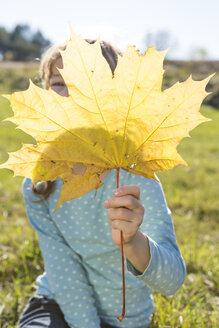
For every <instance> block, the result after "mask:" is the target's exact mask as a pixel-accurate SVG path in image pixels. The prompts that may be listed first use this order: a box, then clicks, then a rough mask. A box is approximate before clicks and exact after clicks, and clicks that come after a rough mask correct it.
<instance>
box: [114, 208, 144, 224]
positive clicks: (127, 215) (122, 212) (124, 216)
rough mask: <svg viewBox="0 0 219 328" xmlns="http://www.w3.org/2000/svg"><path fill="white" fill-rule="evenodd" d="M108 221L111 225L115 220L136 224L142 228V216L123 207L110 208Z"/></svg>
mask: <svg viewBox="0 0 219 328" xmlns="http://www.w3.org/2000/svg"><path fill="white" fill-rule="evenodd" d="M108 219H109V221H110V223H111V222H112V221H115V220H121V221H126V222H135V223H136V225H137V226H140V225H141V223H142V216H141V215H140V214H138V213H136V212H133V211H130V210H128V209H127V208H121V207H120V208H110V209H109V211H108Z"/></svg>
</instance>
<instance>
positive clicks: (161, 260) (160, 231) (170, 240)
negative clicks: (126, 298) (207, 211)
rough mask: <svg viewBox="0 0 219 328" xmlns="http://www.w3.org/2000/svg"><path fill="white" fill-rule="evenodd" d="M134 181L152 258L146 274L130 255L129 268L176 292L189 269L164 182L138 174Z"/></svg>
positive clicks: (154, 286)
mask: <svg viewBox="0 0 219 328" xmlns="http://www.w3.org/2000/svg"><path fill="white" fill-rule="evenodd" d="M131 182H132V184H136V185H138V186H139V187H140V189H141V201H142V203H143V205H144V208H145V215H144V219H143V223H142V225H141V227H140V231H141V232H142V233H143V234H145V235H146V236H147V237H148V240H149V246H150V253H151V259H150V262H149V265H148V267H147V268H146V270H145V271H144V272H143V273H142V274H141V273H140V272H138V271H137V270H136V269H135V268H134V266H133V265H132V264H131V263H130V262H129V261H128V259H126V264H127V269H128V270H129V271H130V272H131V273H132V274H133V275H134V276H135V277H136V278H137V279H140V280H142V281H144V282H145V284H146V285H147V286H148V287H150V288H152V289H153V290H155V291H157V292H160V293H162V294H163V295H173V294H174V293H175V292H176V291H177V290H178V289H179V288H180V287H181V285H182V284H183V282H184V279H185V274H186V269H185V263H184V260H183V258H182V255H181V253H180V250H179V248H178V246H177V241H176V237H175V233H174V228H173V223H172V219H171V212H170V210H169V209H168V207H167V203H166V200H165V197H164V194H163V190H162V187H161V184H160V183H159V182H157V181H154V180H149V179H146V178H144V177H138V176H135V175H133V176H132V179H131Z"/></svg>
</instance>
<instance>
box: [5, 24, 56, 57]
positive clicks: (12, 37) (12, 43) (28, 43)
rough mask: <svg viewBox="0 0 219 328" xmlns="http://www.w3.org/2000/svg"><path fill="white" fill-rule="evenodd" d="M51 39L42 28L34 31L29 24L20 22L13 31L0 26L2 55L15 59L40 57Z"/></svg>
mask: <svg viewBox="0 0 219 328" xmlns="http://www.w3.org/2000/svg"><path fill="white" fill-rule="evenodd" d="M49 45H50V41H49V40H48V39H46V38H45V37H44V36H43V34H42V33H41V31H40V30H37V31H36V32H33V31H32V30H31V28H30V26H29V25H27V24H23V25H22V24H18V25H16V26H15V27H14V28H13V30H12V31H11V32H9V31H7V30H6V29H5V28H4V27H0V55H1V57H3V59H10V60H15V61H27V60H34V59H35V58H36V57H40V56H41V54H42V52H43V51H44V50H45V48H46V47H48V46H49Z"/></svg>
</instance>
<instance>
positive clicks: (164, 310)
mask: <svg viewBox="0 0 219 328" xmlns="http://www.w3.org/2000/svg"><path fill="white" fill-rule="evenodd" d="M4 92H5V91H4ZM202 113H203V114H204V115H205V116H207V117H211V118H212V121H211V122H207V123H204V124H201V125H200V126H199V127H197V128H196V129H195V130H193V131H192V133H191V136H192V138H186V139H184V140H183V142H182V143H181V145H180V146H179V147H178V150H179V152H180V154H181V155H182V157H183V158H184V159H185V160H186V161H187V162H188V164H189V167H185V166H178V167H176V168H174V169H172V170H170V171H167V172H162V173H160V174H159V177H160V179H161V181H162V184H163V187H164V190H165V195H166V198H167V201H168V205H169V207H170V208H171V210H172V214H173V220H174V225H175V230H176V235H177V240H178V243H179V246H180V249H181V251H182V253H183V256H184V259H185V261H186V265H187V277H186V281H185V283H184V285H183V287H182V288H181V289H180V290H179V291H178V292H177V293H176V294H175V295H174V296H173V297H164V296H162V295H160V294H158V293H155V294H154V298H155V303H156V310H155V314H154V316H153V322H152V325H151V327H152V328H155V327H160V328H161V327H162V328H164V327H165V328H167V327H174V328H185V327H194V328H196V327H198V328H216V327H217V322H219V318H217V307H218V305H219V295H218V287H219V286H218V282H219V278H218V271H219V270H218V261H217V257H216V254H217V253H218V250H217V248H216V241H217V238H218V233H217V230H216V228H217V224H218V218H219V197H218V195H219V165H218V160H219V111H217V110H214V109H212V108H210V107H203V108H202ZM8 115H11V110H10V109H9V107H8V102H7V101H6V100H4V99H3V98H1V97H0V119H3V118H5V117H7V116H8ZM31 140H32V139H31V138H30V137H29V136H27V135H26V134H25V133H23V132H22V131H20V130H18V129H15V126H14V125H13V124H11V123H8V122H1V123H0V162H4V161H5V160H6V159H7V156H8V155H7V151H15V150H16V149H18V148H20V147H21V143H22V142H25V143H27V142H30V141H31ZM21 183H22V178H19V177H15V178H14V177H13V176H12V173H11V172H9V171H8V170H0V204H1V212H0V261H1V271H0V282H1V283H0V318H1V319H0V327H1V328H6V327H15V325H16V322H17V320H18V318H19V315H20V313H21V311H22V310H23V308H24V306H25V304H26V302H27V300H28V299H29V297H30V296H31V295H32V294H33V293H34V290H35V278H36V277H37V275H38V274H40V273H41V272H42V271H43V261H42V256H41V253H40V250H39V247H38V243H37V238H36V234H35V233H34V231H33V230H32V228H31V227H30V225H29V223H28V221H27V219H26V214H25V207H24V203H23V200H22V195H21ZM133 328H134V327H133Z"/></svg>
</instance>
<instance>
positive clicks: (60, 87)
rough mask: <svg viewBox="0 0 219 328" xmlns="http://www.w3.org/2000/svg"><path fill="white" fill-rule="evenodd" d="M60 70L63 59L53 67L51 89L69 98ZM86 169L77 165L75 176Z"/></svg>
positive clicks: (58, 60) (80, 164)
mask: <svg viewBox="0 0 219 328" xmlns="http://www.w3.org/2000/svg"><path fill="white" fill-rule="evenodd" d="M57 67H58V68H63V63H62V58H58V59H57V60H56V61H55V62H54V63H53V65H52V74H51V78H50V88H51V89H52V90H53V91H55V92H56V93H58V94H59V95H60V96H64V97H68V88H67V86H66V84H65V81H64V80H63V78H62V76H61V74H60V73H59V71H58V70H57ZM85 171H86V167H85V166H84V165H83V164H82V163H77V165H75V166H74V173H75V174H82V175H83V174H84V172H85ZM109 173H110V170H107V171H105V172H103V173H100V180H101V181H103V180H104V179H105V178H106V177H107V175H108V174H109Z"/></svg>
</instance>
